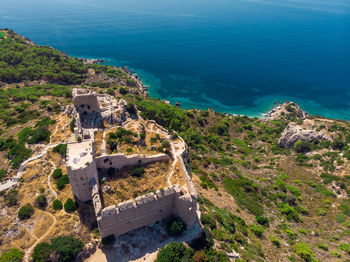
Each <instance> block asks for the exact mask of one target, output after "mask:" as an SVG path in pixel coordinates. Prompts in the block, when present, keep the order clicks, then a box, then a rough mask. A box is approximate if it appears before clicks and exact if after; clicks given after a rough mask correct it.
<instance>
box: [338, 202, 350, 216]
mask: <svg viewBox="0 0 350 262" xmlns="http://www.w3.org/2000/svg"><path fill="white" fill-rule="evenodd" d="M340 210H341V211H342V212H343V213H344V215H347V216H350V199H344V200H343V202H342V204H341V205H340Z"/></svg>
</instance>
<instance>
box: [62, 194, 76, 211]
mask: <svg viewBox="0 0 350 262" xmlns="http://www.w3.org/2000/svg"><path fill="white" fill-rule="evenodd" d="M64 210H65V211H66V212H67V213H72V212H74V211H75V210H77V204H76V203H75V202H74V201H73V199H71V198H68V199H67V201H66V203H64Z"/></svg>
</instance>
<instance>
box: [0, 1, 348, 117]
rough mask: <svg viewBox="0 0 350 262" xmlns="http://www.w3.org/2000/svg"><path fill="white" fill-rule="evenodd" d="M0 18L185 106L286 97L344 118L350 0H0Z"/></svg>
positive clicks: (227, 105) (267, 104) (234, 108)
mask: <svg viewBox="0 0 350 262" xmlns="http://www.w3.org/2000/svg"><path fill="white" fill-rule="evenodd" d="M0 27H3V28H5V27H7V28H11V29H13V30H15V31H16V32H18V33H20V34H23V35H24V36H27V37H29V38H30V39H31V40H33V41H34V42H36V43H37V44H42V45H50V46H53V47H55V48H57V49H60V50H62V51H64V52H66V53H68V54H70V55H73V56H79V57H89V58H105V59H106V61H107V63H110V64H114V65H121V66H125V65H126V66H129V67H130V68H131V69H133V70H134V71H135V72H137V73H138V74H139V75H140V76H141V77H142V79H143V81H144V82H145V83H146V84H147V85H149V86H150V87H149V91H150V95H151V96H152V97H157V98H161V99H167V100H170V102H171V103H175V102H180V103H181V105H182V107H184V108H191V107H193V108H202V109H205V108H208V107H211V108H214V109H215V110H217V111H221V112H232V113H237V114H247V115H249V116H260V115H261V113H264V112H266V111H267V110H268V109H270V108H271V107H272V106H273V103H274V102H277V101H278V102H282V101H285V100H294V101H296V102H298V103H299V104H301V106H302V107H303V108H304V109H306V110H307V111H308V112H309V113H311V114H320V115H323V116H327V117H334V118H341V119H350V1H349V0H200V1H199V0H123V1H122V0H30V1H29V0H1V1H0Z"/></svg>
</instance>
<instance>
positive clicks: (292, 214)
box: [277, 203, 301, 222]
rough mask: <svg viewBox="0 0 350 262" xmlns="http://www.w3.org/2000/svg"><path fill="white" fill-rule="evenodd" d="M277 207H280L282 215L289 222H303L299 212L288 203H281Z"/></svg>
mask: <svg viewBox="0 0 350 262" xmlns="http://www.w3.org/2000/svg"><path fill="white" fill-rule="evenodd" d="M277 206H278V207H279V209H280V211H281V213H282V214H283V215H285V216H286V218H287V219H288V220H294V221H296V222H299V221H301V219H300V217H299V215H298V212H297V211H296V210H295V209H294V208H293V207H291V206H290V205H289V204H288V203H279V204H278V205H277Z"/></svg>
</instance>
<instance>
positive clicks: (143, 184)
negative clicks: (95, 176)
mask: <svg viewBox="0 0 350 262" xmlns="http://www.w3.org/2000/svg"><path fill="white" fill-rule="evenodd" d="M170 165H171V161H162V162H157V163H153V164H149V165H147V166H145V174H144V175H143V176H142V177H140V178H136V177H132V176H130V168H124V169H123V170H122V171H120V172H118V173H117V174H116V175H115V177H113V178H111V179H110V180H108V181H106V182H105V183H104V184H103V185H102V188H103V187H104V186H110V188H111V190H110V191H109V192H108V193H103V198H104V201H105V206H108V205H112V204H116V203H119V202H122V201H125V200H128V199H130V198H135V197H137V196H140V195H142V194H145V193H147V192H153V191H156V190H159V189H162V188H165V187H167V186H168V183H167V176H168V174H169V170H170Z"/></svg>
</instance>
